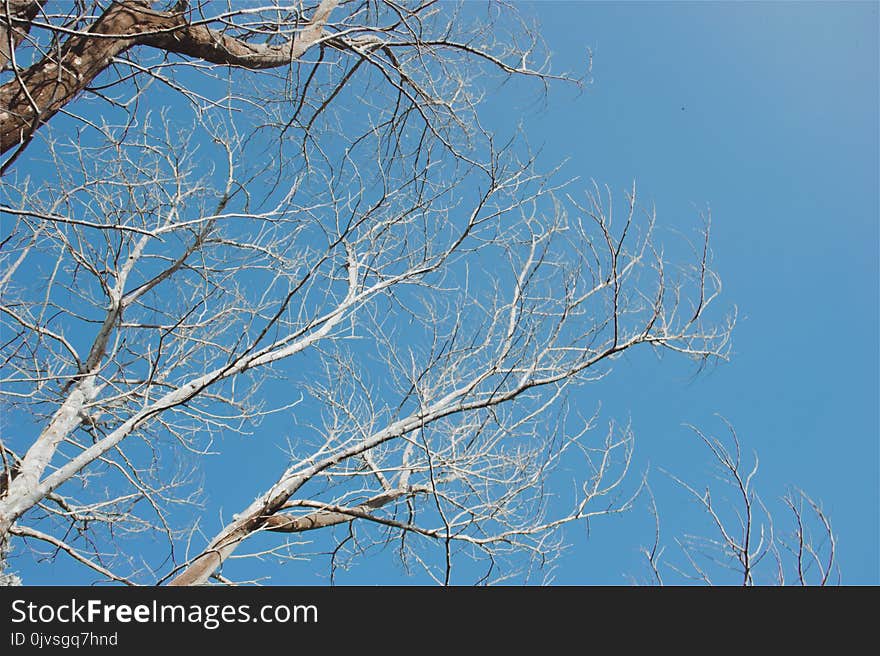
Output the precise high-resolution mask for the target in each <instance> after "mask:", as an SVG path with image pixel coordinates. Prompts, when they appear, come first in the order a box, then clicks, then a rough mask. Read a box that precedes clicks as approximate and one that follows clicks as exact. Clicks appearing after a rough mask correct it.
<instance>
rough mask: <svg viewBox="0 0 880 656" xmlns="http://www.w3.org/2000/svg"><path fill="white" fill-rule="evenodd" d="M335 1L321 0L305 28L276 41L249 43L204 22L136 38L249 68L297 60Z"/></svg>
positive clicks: (316, 37) (318, 35)
mask: <svg viewBox="0 0 880 656" xmlns="http://www.w3.org/2000/svg"><path fill="white" fill-rule="evenodd" d="M337 4H339V0H322V2H321V4H320V5H319V6H318V8H317V9H316V10H315V14H314V16H312V20H311V22H310V23H308V24H307V25H306V26H305V29H303V30H302V31H301V32H299V33H298V34H297V36H296V37H295V38H293V39H290V40H289V41H288V42H286V43H282V44H277V45H270V44H263V43H248V42H247V41H242V40H240V39H236V38H235V37H232V36H228V35H226V34H223V33H221V32H218V31H216V30H212V29H210V28H208V27H206V26H205V25H186V26H184V27H182V28H181V29H179V30H174V31H173V32H162V33H159V34H152V35H149V36H145V37H142V38H141V39H139V40H138V42H139V43H143V44H145V45H149V46H153V47H155V48H160V49H162V50H166V51H168V52H173V53H177V54H179V55H186V56H188V57H195V58H198V59H204V60H205V61H208V62H211V63H212V64H224V65H228V66H242V67H244V68H251V69H263V68H277V67H278V66H285V65H287V64H290V63H291V62H294V61H296V60H297V59H299V58H300V57H302V56H303V54H305V52H306V50H308V49H309V48H310V47H311V46H313V45H314V44H315V43H317V42H318V41H319V40H320V39H321V36H322V33H323V30H324V26H325V25H326V23H327V18H329V16H330V13H331V12H332V11H333V9H334V8H335V7H336V5H337Z"/></svg>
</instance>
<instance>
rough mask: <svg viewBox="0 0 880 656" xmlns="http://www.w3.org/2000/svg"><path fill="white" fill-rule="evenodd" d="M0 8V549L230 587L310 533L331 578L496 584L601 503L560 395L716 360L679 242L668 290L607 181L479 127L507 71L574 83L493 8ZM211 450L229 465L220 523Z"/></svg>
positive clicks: (632, 212)
mask: <svg viewBox="0 0 880 656" xmlns="http://www.w3.org/2000/svg"><path fill="white" fill-rule="evenodd" d="M53 11H56V12H60V13H52V12H53ZM0 13H2V14H3V16H2V20H0V26H2V27H0V36H2V38H3V39H4V46H3V48H4V49H3V50H0V52H2V57H3V58H4V60H5V62H4V68H3V75H4V77H3V78H2V82H3V84H2V86H0V110H2V113H0V140H2V141H0V143H2V151H3V153H5V154H6V158H7V159H6V161H5V163H4V164H3V171H4V177H3V184H2V198H0V212H2V213H3V214H4V219H3V221H4V223H3V233H2V247H3V250H2V260H0V262H2V264H0V266H2V274H0V275H2V277H0V293H2V308H0V309H2V321H3V324H2V325H3V339H2V399H3V404H4V405H3V408H4V426H3V437H2V439H3V444H2V456H3V474H2V482H0V540H2V541H3V542H6V541H10V540H13V539H14V538H18V539H20V541H21V542H22V543H25V544H27V545H28V546H29V547H30V548H32V549H37V550H39V549H41V548H44V549H47V550H48V552H47V553H48V554H50V556H51V557H54V556H55V555H56V554H58V553H61V552H64V553H65V554H67V555H68V556H70V557H72V558H74V559H75V560H77V561H78V562H79V563H81V564H82V565H83V566H85V567H88V568H91V569H92V570H94V572H96V573H97V575H98V576H99V577H100V578H101V579H102V580H113V581H119V582H124V583H130V584H135V583H155V582H170V583H172V584H176V585H186V584H199V583H205V582H207V581H209V580H212V579H213V580H217V581H224V582H229V581H230V580H231V579H230V577H234V576H235V568H234V566H229V563H230V562H232V559H234V558H236V557H241V556H242V555H247V556H259V557H265V558H268V557H277V558H279V559H281V560H283V559H285V558H290V557H295V558H300V557H304V556H305V554H306V551H305V547H304V546H303V545H302V544H301V543H299V542H296V541H295V540H297V539H299V538H298V536H299V535H300V534H302V533H303V532H305V531H310V530H316V529H326V530H327V531H331V532H332V536H331V537H330V538H329V539H330V540H332V541H333V544H334V546H333V549H332V558H331V568H335V567H338V566H341V565H344V564H346V563H347V562H348V559H350V558H352V557H355V556H358V555H359V554H363V553H364V552H365V551H366V550H367V549H368V548H369V547H370V546H371V545H389V546H391V545H394V546H395V548H396V549H398V552H399V554H400V557H401V559H402V561H403V562H404V563H405V564H406V565H407V567H420V568H422V569H423V570H424V571H425V572H426V573H427V575H429V576H430V577H432V578H433V579H435V580H436V581H438V582H440V583H449V582H454V581H458V580H460V579H458V578H456V579H453V575H452V572H453V565H454V564H455V563H457V562H461V561H462V560H464V561H465V562H471V561H472V560H475V561H476V562H477V563H478V564H479V568H478V569H475V568H474V567H472V566H470V565H469V566H468V568H467V569H466V570H464V571H465V572H466V573H467V574H468V575H469V576H470V575H473V576H471V578H472V579H474V580H477V581H491V580H497V579H499V578H505V577H509V576H512V575H514V574H517V573H522V574H524V575H528V574H529V573H530V572H531V568H532V567H533V566H541V565H543V564H545V563H546V562H547V561H548V560H550V559H551V558H552V556H553V555H554V553H555V552H556V547H557V541H558V540H559V539H560V532H559V531H558V530H557V529H559V528H560V527H562V526H563V525H565V524H568V523H571V522H576V521H582V520H586V519H588V518H589V517H591V516H595V515H600V514H606V513H609V512H618V511H621V510H625V509H627V508H628V507H629V506H630V505H631V503H632V498H633V497H632V494H634V492H632V491H630V493H626V491H625V490H624V488H623V486H622V481H623V480H624V476H625V474H626V472H627V469H628V466H629V462H630V455H631V452H632V451H631V449H632V439H633V436H632V434H631V433H630V431H629V430H628V429H619V428H617V427H616V426H615V425H614V424H611V425H610V426H609V427H608V429H607V430H604V429H601V430H600V429H598V428H597V424H598V423H599V419H598V416H597V415H596V414H595V413H594V412H593V411H592V410H589V411H587V412H584V411H583V410H582V401H581V399H582V398H583V396H582V393H581V392H579V393H578V395H577V396H573V395H572V392H574V391H577V390H579V389H580V388H582V387H583V386H584V385H587V384H591V383H594V382H596V381H598V380H600V379H601V378H603V377H604V376H605V375H607V374H608V372H609V370H610V369H609V365H610V363H611V362H612V361H613V359H614V358H615V357H617V356H618V355H619V354H621V353H622V352H624V351H626V350H628V349H630V348H633V347H641V346H644V347H652V348H654V349H658V350H663V351H671V352H674V353H678V354H681V355H683V356H686V357H690V358H694V359H695V360H697V361H698V362H705V361H708V360H711V359H714V358H723V357H725V355H726V349H727V344H728V335H729V331H730V328H731V326H732V319H725V318H723V317H718V316H716V317H714V318H711V319H710V318H708V313H709V312H710V307H711V306H712V304H713V301H714V300H715V298H716V297H717V294H718V292H719V290H720V284H719V281H718V278H717V276H716V275H715V274H714V273H713V271H712V269H711V252H710V250H709V242H708V229H709V224H708V220H707V221H706V222H705V224H704V225H703V226H702V230H701V231H699V234H700V237H699V239H698V240H696V242H695V244H694V248H693V258H692V259H691V260H685V261H684V262H681V263H679V264H670V263H668V262H667V260H666V258H665V256H664V251H663V245H662V244H661V243H660V242H659V240H658V239H657V238H656V237H655V234H654V223H655V216H654V212H653V210H652V209H650V208H645V207H643V206H641V205H640V204H639V203H637V199H636V191H635V187H633V188H632V189H631V190H629V191H628V192H627V193H625V194H623V195H622V198H621V200H622V202H621V203H620V204H619V205H618V206H616V207H615V206H614V205H613V203H612V198H613V194H612V193H611V191H610V190H608V189H605V188H603V187H601V186H599V185H598V184H595V183H594V184H593V185H592V186H591V187H589V188H588V189H587V190H586V192H585V193H578V192H575V191H573V190H572V186H571V184H569V182H570V181H567V180H562V179H559V174H558V172H557V171H555V170H551V171H549V172H543V173H542V172H541V171H540V170H539V168H538V167H537V165H536V162H535V159H536V158H535V156H534V155H533V154H532V153H531V152H530V151H529V150H528V148H527V147H526V145H525V143H524V140H523V139H522V138H521V137H518V136H517V135H516V134H515V133H512V134H511V135H510V136H509V137H504V138H502V137H501V134H503V127H502V128H501V129H502V132H499V127H498V126H493V127H492V128H489V127H484V126H483V125H482V124H481V122H480V115H479V105H480V102H481V100H482V97H483V95H484V94H485V93H486V92H487V91H488V90H491V89H493V88H495V87H493V86H492V85H495V84H500V83H501V82H503V81H504V80H506V79H510V78H531V79H533V80H536V81H537V82H538V83H539V85H541V86H542V87H543V85H546V84H547V83H548V82H550V81H551V80H554V79H560V80H563V81H567V82H569V83H578V81H577V80H576V79H574V78H572V77H570V76H555V75H553V74H551V73H550V72H549V69H548V64H547V56H546V51H545V49H544V47H543V45H542V43H541V41H540V39H539V35H538V33H537V32H536V30H535V29H534V28H533V27H531V26H530V25H528V24H527V23H526V22H524V21H523V20H521V19H520V18H518V16H517V15H516V12H515V11H514V8H512V7H510V6H507V5H504V4H491V5H488V6H487V7H483V8H480V9H479V10H477V8H476V7H475V6H473V5H463V6H460V7H455V6H453V5H447V4H436V3H434V2H431V1H427V2H422V3H407V4H406V5H404V4H402V3H398V2H394V1H391V0H381V1H374V0H363V1H353V2H343V1H341V0H322V1H321V2H320V3H319V4H316V3H308V2H293V3H289V4H284V3H282V2H280V0H273V1H272V2H268V3H266V5H262V6H256V5H244V4H241V5H239V4H237V3H233V4H231V5H225V4H223V3H212V2H205V3H198V4H196V3H188V2H178V3H177V4H175V5H174V6H170V4H169V3H160V2H147V1H146V0H129V1H124V2H104V1H95V2H91V1H85V0H83V1H80V2H76V3H68V2H64V3H60V2H59V3H54V2H49V1H45V0H0ZM50 120H51V122H50ZM24 153H26V154H27V157H24V156H23V154H24ZM270 415H276V419H277V418H278V417H281V418H283V419H285V420H286V424H285V425H286V426H288V427H289V428H288V432H287V433H286V434H283V435H278V436H277V439H276V436H275V435H271V434H267V432H266V431H265V430H264V429H263V428H261V426H265V425H266V423H267V422H266V419H267V417H269V416H270ZM249 436H250V437H249ZM247 440H260V442H261V443H265V442H277V444H278V447H279V448H278V450H277V451H276V453H277V454H278V455H277V456H276V457H274V458H271V461H270V462H252V461H250V459H251V458H252V457H253V456H252V455H247V454H248V451H247V449H248V447H247V446H246V445H247V443H248V442H247ZM269 451H270V449H268V448H266V447H265V446H263V447H261V448H260V449H259V453H262V454H266V453H268V452H269ZM211 458H236V459H238V460H237V461H236V464H237V465H238V468H237V469H238V470H239V471H241V472H242V477H244V473H245V472H246V471H255V472H258V476H256V477H253V478H256V479H258V480H259V483H258V485H259V486H260V487H259V488H257V489H246V490H242V494H241V497H242V498H241V506H240V510H239V512H237V513H236V514H235V515H234V516H233V517H231V518H220V519H218V518H217V511H218V509H217V508H216V507H212V506H210V505H208V502H209V501H210V499H211V495H212V492H214V491H213V490H212V489H210V488H208V489H202V488H201V484H200V473H201V471H202V467H203V466H204V464H205V463H206V462H208V461H209V460H210V459H211ZM233 467H234V465H230V468H233ZM555 471H556V472H558V471H569V472H572V471H573V472H574V474H573V475H574V476H575V477H576V487H575V488H574V492H573V493H570V490H569V489H568V488H566V489H565V490H562V491H559V492H558V493H559V494H560V495H561V498H562V500H563V502H564V503H565V504H566V507H567V508H568V510H567V511H565V512H561V513H560V512H558V509H559V508H560V507H562V505H561V504H560V503H554V504H552V509H553V510H555V511H556V512H551V506H550V505H549V504H548V498H549V489H550V488H549V486H550V485H551V483H552V482H553V481H554V480H558V476H557V475H556V474H554V472H555ZM233 487H235V486H233ZM157 537H159V538H162V540H163V541H164V543H165V544H166V545H167V549H166V550H165V552H164V554H163V556H162V557H161V558H158V559H156V558H152V559H150V558H141V557H139V556H137V553H138V550H137V549H133V548H132V547H131V545H132V544H139V542H138V541H139V540H147V539H149V540H155V539H156V538H157ZM246 541H248V543H249V544H254V545H256V546H255V548H254V550H252V551H251V552H249V553H248V554H242V553H241V552H240V550H241V547H242V544H243V543H245V542H246ZM40 545H42V547H41V546H40ZM152 549H155V547H152ZM224 565H225V566H226V567H225V568H224ZM474 572H477V573H476V574H474Z"/></svg>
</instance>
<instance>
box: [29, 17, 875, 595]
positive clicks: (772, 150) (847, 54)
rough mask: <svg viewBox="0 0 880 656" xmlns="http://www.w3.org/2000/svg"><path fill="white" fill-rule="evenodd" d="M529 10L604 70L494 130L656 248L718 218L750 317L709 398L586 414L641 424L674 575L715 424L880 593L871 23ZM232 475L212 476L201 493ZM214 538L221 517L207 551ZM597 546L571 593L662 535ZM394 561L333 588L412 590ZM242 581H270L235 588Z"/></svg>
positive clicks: (632, 397) (505, 100) (729, 285)
mask: <svg viewBox="0 0 880 656" xmlns="http://www.w3.org/2000/svg"><path fill="white" fill-rule="evenodd" d="M517 4H518V6H519V7H520V9H521V10H522V11H523V13H526V14H528V15H532V16H535V17H536V18H537V19H538V20H539V21H540V23H541V24H542V25H543V28H542V30H543V34H544V37H545V39H546V41H547V44H548V47H549V49H550V50H551V51H552V53H553V62H554V68H556V69H557V70H572V71H579V70H582V69H583V67H584V63H585V61H586V53H587V49H588V48H589V49H590V50H591V51H592V53H593V71H592V83H591V84H590V85H589V86H588V88H587V89H586V90H585V92H583V93H581V94H577V93H574V91H573V90H572V89H570V88H566V87H557V88H553V89H551V92H550V95H549V98H548V99H547V102H546V104H544V103H541V102H539V103H536V102H535V96H534V94H533V95H531V96H529V97H523V96H517V97H514V98H509V97H507V96H505V95H504V93H501V94H499V95H498V97H497V98H495V99H494V104H493V102H492V101H490V102H489V103H488V104H487V106H486V108H485V109H486V112H485V114H484V123H485V124H489V123H491V122H493V121H497V122H499V124H502V125H507V126H508V127H509V126H510V120H511V117H512V116H513V117H516V116H519V115H521V116H522V121H523V123H524V126H525V128H526V132H527V134H528V135H529V140H530V142H531V143H532V144H533V145H534V146H543V152H542V162H543V163H544V164H545V165H546V167H547V168H549V167H550V166H551V165H553V164H555V163H557V162H559V161H562V160H568V163H567V164H566V166H565V169H564V172H565V173H566V174H567V175H569V176H579V177H580V179H581V181H580V182H579V183H575V185H576V186H575V189H576V188H577V185H582V186H586V185H587V184H588V183H589V181H590V179H595V180H596V181H597V182H598V183H600V184H606V183H607V184H608V185H610V186H611V188H612V189H613V190H615V191H616V192H618V193H621V192H622V191H623V190H624V189H626V188H629V187H630V186H631V184H632V182H633V180H635V181H636V183H637V186H638V189H639V194H640V197H641V200H642V201H643V202H645V203H648V204H650V203H653V204H654V205H655V206H656V209H657V215H658V226H659V229H660V230H661V231H668V232H669V233H670V234H671V232H672V231H673V230H682V231H691V230H692V229H694V228H695V227H697V226H698V225H699V212H700V211H701V210H703V209H705V208H706V207H710V208H711V212H712V218H713V250H714V255H715V266H716V269H717V271H718V272H719V274H720V275H721V278H722V281H723V284H724V298H723V300H722V301H721V303H723V304H724V305H726V306H728V307H732V306H734V305H736V306H737V307H738V309H739V323H738V325H737V328H736V330H735V333H734V342H733V350H732V358H731V361H730V362H729V363H726V364H721V365H719V366H717V367H713V368H711V369H709V370H708V371H704V372H702V373H700V374H699V375H698V376H694V370H693V369H692V368H691V367H690V366H689V365H687V364H686V363H682V362H679V361H677V360H675V359H674V358H668V357H667V358H664V359H663V360H662V361H658V360H656V358H654V357H653V355H651V354H650V353H647V352H646V353H644V354H634V355H632V356H627V357H625V358H622V359H621V360H619V361H618V362H617V363H616V365H615V368H614V373H613V375H612V376H611V377H609V378H608V379H606V380H604V381H602V382H601V383H599V384H597V385H593V386H591V387H590V388H589V390H588V393H587V394H586V395H585V397H584V399H583V400H584V403H585V404H586V405H587V406H588V407H590V408H591V409H592V407H594V405H595V403H596V402H597V401H601V402H602V404H603V405H602V416H603V417H604V418H605V419H616V420H619V421H626V420H631V422H632V426H633V429H634V431H635V433H636V455H635V461H636V462H635V471H634V473H635V474H636V475H638V474H639V473H640V472H641V471H644V470H645V469H646V468H647V467H650V468H651V472H652V473H651V481H652V486H653V487H654V490H655V493H656V495H657V503H658V506H659V510H660V514H661V516H662V518H663V530H664V541H665V542H666V543H667V546H668V551H667V553H668V554H669V556H670V557H671V558H672V559H673V560H674V561H676V562H680V561H681V559H680V558H678V556H677V554H676V553H675V545H674V543H673V538H674V537H675V536H677V535H680V534H682V533H685V532H694V531H697V532H698V531H701V530H704V527H705V525H704V524H703V523H702V522H701V519H700V513H699V510H698V509H697V508H696V507H695V504H694V503H693V502H692V501H691V500H689V499H688V497H687V495H686V494H685V493H683V492H682V491H680V490H677V489H676V488H675V486H674V485H672V484H671V483H670V481H669V479H668V478H666V477H665V476H664V475H663V474H661V472H660V470H661V469H665V470H668V471H671V472H674V473H675V474H677V475H679V476H681V477H683V478H685V479H686V480H688V481H689V482H694V483H696V484H698V485H705V484H707V483H710V482H711V481H712V470H711V468H710V467H709V460H708V458H707V454H706V452H705V450H704V449H702V448H701V446H700V445H699V444H698V443H697V441H696V440H695V438H694V436H693V435H692V434H690V433H689V432H688V431H687V429H686V428H684V427H683V425H682V424H683V423H684V422H688V423H692V424H695V425H697V426H699V427H701V428H703V429H705V430H706V431H708V432H713V433H721V432H722V431H723V424H722V423H721V422H720V421H719V419H718V418H717V417H716V413H717V414H721V415H723V416H724V417H726V418H727V419H729V420H730V422H731V423H732V424H733V425H734V426H735V427H736V429H737V431H738V433H739V435H740V438H741V440H742V442H743V445H744V447H745V449H746V450H747V452H749V453H750V452H751V451H756V452H757V453H758V455H759V457H760V460H761V468H760V471H759V474H758V479H757V488H758V490H759V492H760V493H761V494H762V496H763V498H764V499H765V501H766V502H767V503H768V505H770V507H771V509H773V510H774V511H780V512H781V510H782V509H781V507H780V505H779V503H778V501H777V500H778V498H779V497H781V496H782V495H783V494H784V493H785V492H786V490H787V489H788V486H792V485H794V486H799V487H801V488H803V489H804V490H806V491H807V492H808V493H809V494H810V495H812V496H813V497H814V498H816V499H817V500H821V501H822V503H823V507H824V508H825V510H826V511H827V513H828V515H829V516H830V519H831V521H832V523H833V526H834V529H835V532H836V534H837V537H838V540H839V559H840V560H839V564H840V568H841V571H842V576H843V581H844V582H845V583H872V584H878V583H880V478H878V475H880V452H878V443H880V424H878V405H880V402H878V398H880V389H878V367H880V353H878V341H880V339H878V335H880V324H878V298H880V289H878V280H880V273H878V259H880V256H878V248H880V241H878V216H880V207H878V178H880V171H878V36H877V34H878V4H877V3H869V2H863V3H850V4H846V3H827V4H819V3H783V2H773V3H771V2H762V3H749V4H745V3H651V4H642V3H592V2H589V3H588V2H557V1H546V2H537V3H517ZM249 448H251V447H249ZM253 448H254V449H256V448H258V446H257V445H254V446H253ZM265 448H266V449H267V450H271V452H270V453H264V454H258V453H253V454H252V455H253V462H254V463H255V464H254V467H255V468H257V467H259V468H260V469H259V470H257V469H255V470H254V471H253V472H250V474H249V473H248V472H247V471H244V472H242V471H241V470H239V471H238V472H237V475H240V476H242V477H247V476H249V475H252V478H253V479H254V480H258V479H259V480H261V481H263V483H262V484H258V489H253V490H252V489H250V488H247V489H242V488H237V489H235V488H224V489H218V488H217V487H216V486H212V485H210V484H209V485H208V489H214V490H218V494H217V496H218V498H219V500H221V501H225V504H231V505H226V506H225V507H224V511H223V512H224V514H225V516H226V517H228V516H229V515H230V514H231V513H232V512H235V511H236V510H237V509H238V507H240V506H241V505H243V504H244V503H246V502H248V501H249V500H250V499H251V498H252V497H253V495H254V494H256V493H257V492H258V491H260V490H262V489H263V488H264V487H265V485H266V484H268V482H269V481H268V480H267V479H266V474H265V469H263V468H262V467H263V465H262V464H259V465H258V464H256V463H262V462H264V460H265V458H263V459H261V458H259V457H258V456H261V455H262V456H265V457H270V458H271V457H272V454H273V453H275V451H276V447H275V446H267V447H265ZM248 462H250V459H248V461H245V462H241V461H236V462H235V463H234V464H235V466H236V467H239V466H241V467H244V468H247V466H248ZM230 472H231V469H230V468H229V463H228V462H223V461H222V459H218V460H217V461H216V462H214V463H212V464H211V466H210V468H209V470H208V473H207V476H208V481H209V482H210V481H212V480H214V481H217V480H222V478H223V477H226V476H228V475H229V474H230ZM217 522H218V514H217V510H216V506H214V505H213V504H212V505H211V506H210V510H209V512H208V514H207V515H206V517H205V518H204V521H203V525H204V527H205V530H206V531H208V532H209V533H213V532H214V530H215V529H216V528H217V526H218V524H217ZM590 529H591V530H590V533H589V536H587V535H586V533H585V531H583V530H582V529H577V530H571V531H569V532H568V534H567V538H568V542H569V544H570V545H571V547H570V549H569V550H568V551H567V552H566V553H565V555H564V556H563V557H562V558H561V560H560V562H559V567H558V569H557V571H556V577H555V581H556V582H557V583H563V584H586V583H610V584H618V583H621V584H622V583H628V582H630V580H631V578H630V577H636V578H643V575H644V574H645V570H644V569H643V566H642V563H641V560H640V556H639V553H638V550H639V547H640V546H641V545H643V544H646V543H648V542H650V541H651V540H652V538H653V530H654V527H653V520H652V519H651V517H650V515H649V514H648V512H647V508H646V505H645V504H644V503H641V504H640V505H639V506H638V507H637V508H636V510H635V511H634V512H632V513H630V514H629V515H627V516H624V517H620V518H614V519H604V520H599V521H596V522H594V523H593V525H592V526H591V527H590ZM309 537H311V536H309ZM392 551H393V550H388V553H386V554H374V555H373V556H371V557H369V558H368V559H367V560H366V561H364V564H363V565H362V566H361V568H360V569H355V570H352V571H351V572H349V573H344V574H343V575H342V576H340V579H339V582H341V583H363V582H370V583H373V582H375V581H376V580H377V579H378V578H385V579H386V580H387V581H388V582H389V583H401V582H406V579H404V578H402V575H401V572H400V568H399V567H398V566H396V565H394V563H393V553H391V552H392ZM18 562H19V565H20V569H21V573H22V574H23V575H24V576H25V580H26V581H27V582H29V583H51V582H53V581H57V580H61V578H62V577H63V580H65V581H67V580H70V581H73V580H80V578H81V577H82V576H83V575H85V578H84V579H81V580H82V581H83V582H87V581H89V580H91V578H92V577H90V576H89V575H88V574H84V572H83V571H82V570H81V569H79V568H73V567H72V566H71V565H70V563H69V562H68V561H66V560H64V559H61V560H59V562H58V563H57V564H56V565H55V566H46V565H40V566H36V567H35V566H33V565H28V564H27V563H26V561H24V560H21V561H18ZM248 571H252V573H253V574H254V575H256V576H258V575H259V574H260V567H259V564H254V565H253V566H252V567H251V566H250V565H249V566H247V567H245V568H244V570H243V571H239V572H238V574H239V575H240V576H242V577H243V576H247V572H248ZM326 573H327V568H326V564H325V563H323V562H322V563H318V564H311V565H308V564H305V563H303V564H298V565H297V564H295V565H294V566H292V567H289V568H287V569H286V570H284V571H283V572H281V571H279V570H274V571H273V574H276V578H274V579H273V582H274V583H286V584H322V583H325V582H326ZM419 582H421V581H419Z"/></svg>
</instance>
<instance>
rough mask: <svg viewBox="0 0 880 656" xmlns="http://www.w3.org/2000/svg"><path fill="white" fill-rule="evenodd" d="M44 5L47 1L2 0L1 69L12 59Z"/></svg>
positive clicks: (0, 18)
mask: <svg viewBox="0 0 880 656" xmlns="http://www.w3.org/2000/svg"><path fill="white" fill-rule="evenodd" d="M44 4H46V0H0V68H3V67H4V66H6V62H8V61H9V60H10V59H12V53H13V52H15V49H16V48H17V47H18V44H19V43H21V42H22V40H23V39H24V37H25V36H27V33H28V31H29V30H30V24H31V21H32V20H34V18H36V16H37V14H38V13H39V12H40V7H42V6H43V5H44Z"/></svg>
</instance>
